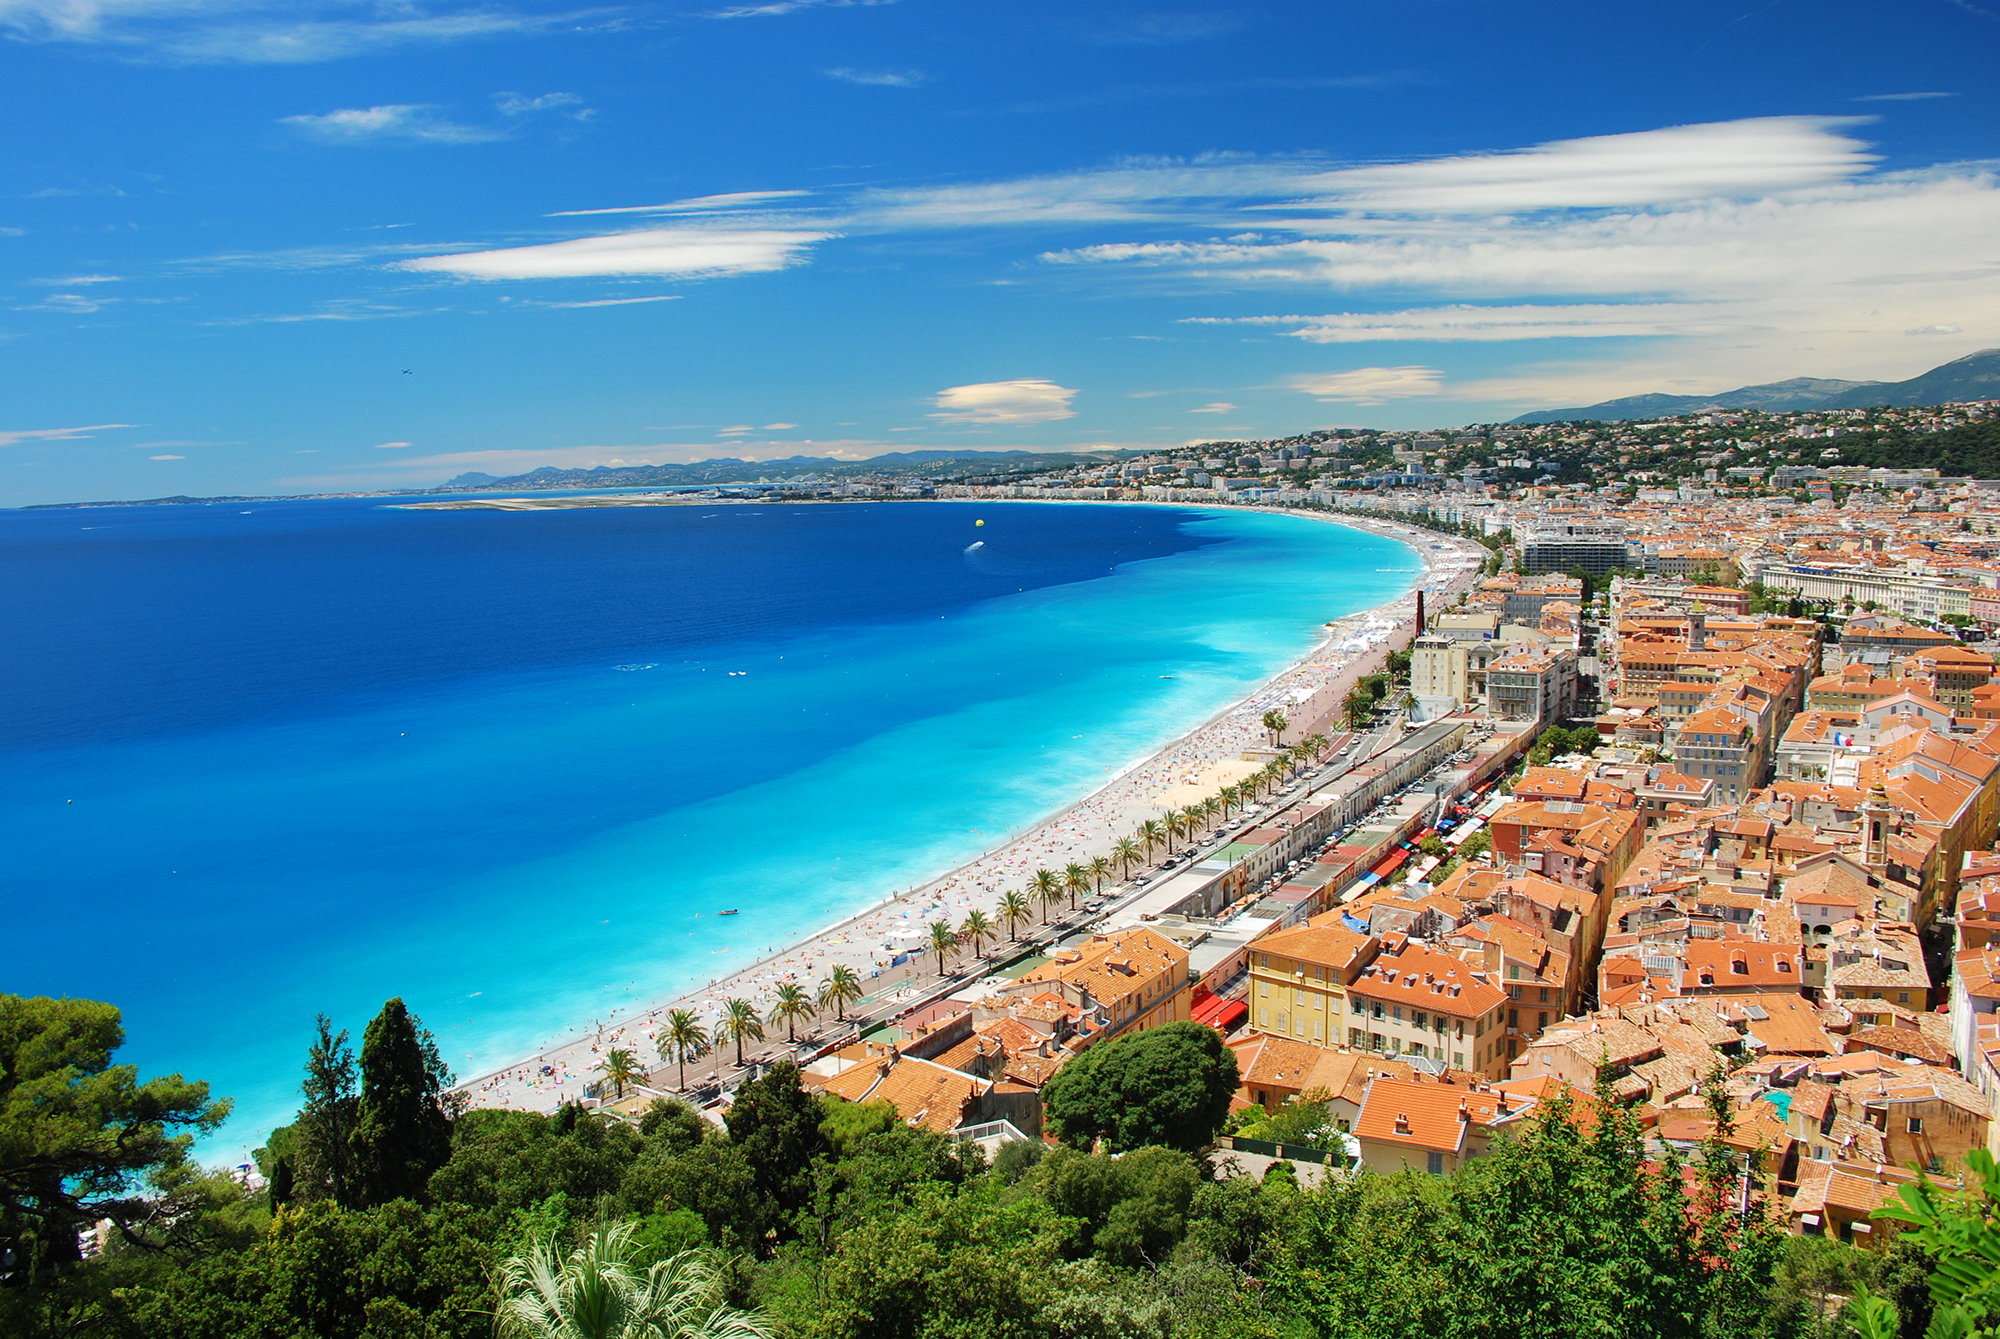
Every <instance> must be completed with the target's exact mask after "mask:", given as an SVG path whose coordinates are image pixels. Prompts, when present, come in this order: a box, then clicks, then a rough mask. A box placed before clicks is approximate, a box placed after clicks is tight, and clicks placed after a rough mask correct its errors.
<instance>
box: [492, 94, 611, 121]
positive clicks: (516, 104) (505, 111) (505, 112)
mask: <svg viewBox="0 0 2000 1339" xmlns="http://www.w3.org/2000/svg"><path fill="white" fill-rule="evenodd" d="M493 105H494V106H496V107H498V108H499V109H500V114H501V115H502V116H531V115H533V114H534V113H536V112H557V111H559V112H562V113H563V114H564V115H566V116H571V117H574V118H575V119H577V120H579V121H586V120H589V119H590V118H591V117H592V116H595V115H596V114H597V113H596V112H594V111H592V110H591V109H590V108H588V107H585V106H584V105H583V98H582V97H581V96H580V95H578V94H575V93H544V94H542V95H541V96H540V97H535V98H526V97H522V96H521V95H520V94H519V93H495V94H494V95H493ZM572 107H573V108H575V109H576V110H575V111H570V110H568V109H569V108H572Z"/></svg>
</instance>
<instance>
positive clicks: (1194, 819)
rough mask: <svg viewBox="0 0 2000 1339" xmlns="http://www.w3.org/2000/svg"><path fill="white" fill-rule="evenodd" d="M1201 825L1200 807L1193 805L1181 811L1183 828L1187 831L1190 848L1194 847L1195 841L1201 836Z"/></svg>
mask: <svg viewBox="0 0 2000 1339" xmlns="http://www.w3.org/2000/svg"><path fill="white" fill-rule="evenodd" d="M1201 823H1202V812H1201V806H1200V805H1198V804H1191V805H1189V806H1188V807H1187V808H1185V809H1183V810H1181V826H1182V827H1183V828H1185V829H1186V830H1187V839H1188V845H1189V846H1193V845H1194V839H1195V838H1196V837H1198V836H1200V835H1201Z"/></svg>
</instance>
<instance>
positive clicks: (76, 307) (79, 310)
mask: <svg viewBox="0 0 2000 1339" xmlns="http://www.w3.org/2000/svg"><path fill="white" fill-rule="evenodd" d="M116 301H117V299H116V298H100V297H89V296H86V295H85V294H82V293H51V294H49V295H48V296H47V297H45V298H43V299H42V300H41V301H40V302H35V303H30V304H29V305H27V306H25V307H16V308H14V310H15V311H17V312H67V313H70V314H71V315H76V316H82V315H85V314H87V313H89V312H94V311H98V310H100V309H101V308H102V307H103V306H104V305H105V304H106V303H108V302H116Z"/></svg>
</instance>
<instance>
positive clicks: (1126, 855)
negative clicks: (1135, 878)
mask: <svg viewBox="0 0 2000 1339" xmlns="http://www.w3.org/2000/svg"><path fill="white" fill-rule="evenodd" d="M1111 854H1112V855H1113V856H1115V857H1117V860H1118V863H1119V865H1120V866H1122V867H1123V868H1124V871H1125V877H1126V878H1128V879H1129V878H1131V877H1132V862H1133V861H1134V860H1137V859H1139V858H1140V856H1139V843H1137V842H1135V841H1133V840H1132V839H1131V838H1130V837H1120V838H1119V839H1118V844H1117V845H1115V846H1113V847H1112V848H1111Z"/></svg>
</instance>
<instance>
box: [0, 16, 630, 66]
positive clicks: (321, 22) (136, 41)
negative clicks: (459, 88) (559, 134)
mask: <svg viewBox="0 0 2000 1339" xmlns="http://www.w3.org/2000/svg"><path fill="white" fill-rule="evenodd" d="M273 8H274V7H273V6H271V5H269V4H268V3H267V0H0V32H4V33H5V34H6V35H8V36H10V37H12V38H13V39H14V40H16V41H23V42H70V43H77V44H84V45H92V46H101V47H106V48H109V49H112V50H115V51H118V52H119V53H121V54H122V55H125V56H126V57H128V58H130V59H136V60H144V61H155V62H160V63H165V64H176V65H206V64H226V65H253V64H254V65H272V64H276V65H294V64H303V63H309V62H317V61H327V60H338V59H341V58H343V57H347V56H355V55H361V54H365V53H367V52H372V51H387V50H394V49H396V48H400V47H410V46H438V45H443V44H446V43H451V42H462V41H471V40H478V39H487V38H499V37H523V36H532V35H535V34H539V33H544V32H560V31H575V30H579V29H587V28H591V27H599V26H603V23H604V21H605V20H606V19H608V18H609V16H610V15H612V14H613V13H614V11H612V10H609V9H584V10H571V11H568V12H564V13H543V14H519V13H512V12H509V11H507V10H503V9H494V8H481V9H461V10H457V11H454V12H441V13H425V12H423V11H422V10H421V9H419V8H417V7H416V6H415V5H414V4H408V5H399V6H396V7H393V8H391V7H388V6H384V7H383V10H382V12H383V13H384V14H385V15H389V17H382V18H376V19H371V18H353V17H350V16H349V14H350V13H351V9H352V7H351V6H349V5H346V4H342V3H339V2H338V0H319V2H318V3H312V2H311V0H308V3H306V4H304V5H299V6H294V7H293V13H292V14H290V15H287V16H286V17H283V18H273V17H272V16H271V15H272V10H273ZM301 11H303V12H301Z"/></svg>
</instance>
